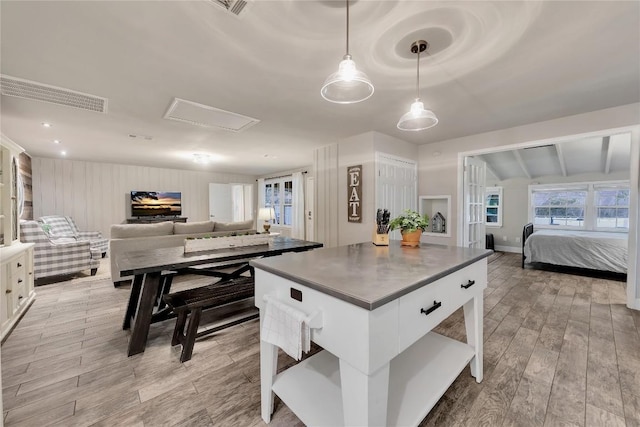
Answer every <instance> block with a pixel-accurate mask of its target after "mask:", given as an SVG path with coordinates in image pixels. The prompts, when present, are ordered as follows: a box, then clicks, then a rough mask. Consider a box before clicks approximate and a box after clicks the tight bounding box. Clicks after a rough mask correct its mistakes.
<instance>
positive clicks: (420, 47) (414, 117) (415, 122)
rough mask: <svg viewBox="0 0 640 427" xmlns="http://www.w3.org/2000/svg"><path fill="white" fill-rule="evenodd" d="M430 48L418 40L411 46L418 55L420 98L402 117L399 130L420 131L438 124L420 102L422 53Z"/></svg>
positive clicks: (431, 112)
mask: <svg viewBox="0 0 640 427" xmlns="http://www.w3.org/2000/svg"><path fill="white" fill-rule="evenodd" d="M428 47H429V43H427V42H426V41H424V40H418V41H417V42H413V43H412V44H411V53H417V54H418V73H417V79H416V89H417V93H418V96H417V98H416V100H415V102H414V103H413V104H411V110H409V112H408V113H406V114H404V115H403V116H402V117H400V120H399V121H398V129H400V130H410V131H419V130H425V129H429V128H431V127H434V126H435V125H437V124H438V118H437V117H436V115H435V114H434V113H433V111H431V110H425V109H424V104H423V103H422V101H421V100H420V52H424V51H425V50H427V48H428Z"/></svg>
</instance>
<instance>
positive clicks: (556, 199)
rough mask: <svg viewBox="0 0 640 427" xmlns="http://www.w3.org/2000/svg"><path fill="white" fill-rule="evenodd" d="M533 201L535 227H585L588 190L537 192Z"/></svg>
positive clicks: (533, 196)
mask: <svg viewBox="0 0 640 427" xmlns="http://www.w3.org/2000/svg"><path fill="white" fill-rule="evenodd" d="M532 199H533V209H534V214H533V224H534V225H561V226H565V227H579V228H583V227H584V213H585V207H586V200H587V190H586V189H584V190H581V189H575V190H571V189H559V190H537V191H534V192H533V195H532Z"/></svg>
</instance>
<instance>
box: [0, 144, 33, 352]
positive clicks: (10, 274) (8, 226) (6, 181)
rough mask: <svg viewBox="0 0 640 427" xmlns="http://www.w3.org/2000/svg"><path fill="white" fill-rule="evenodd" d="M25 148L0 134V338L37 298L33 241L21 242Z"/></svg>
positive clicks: (3, 336)
mask: <svg viewBox="0 0 640 427" xmlns="http://www.w3.org/2000/svg"><path fill="white" fill-rule="evenodd" d="M23 151H24V149H23V148H22V147H20V146H19V145H17V144H15V143H14V142H13V141H11V140H10V139H9V138H7V137H6V136H4V135H1V137H0V339H1V340H4V339H5V338H6V336H7V334H8V333H9V332H10V331H11V329H12V328H13V327H14V326H15V324H16V323H17V322H18V320H20V318H21V317H22V315H23V314H24V313H25V311H26V310H27V308H29V305H31V303H32V302H33V300H34V298H35V292H34V290H33V281H34V275H33V246H34V244H33V243H22V242H20V227H19V226H18V224H19V221H20V218H19V210H20V207H19V205H20V195H21V190H22V189H21V188H20V185H21V183H20V181H19V179H18V173H19V168H18V156H19V155H20V153H22V152H23Z"/></svg>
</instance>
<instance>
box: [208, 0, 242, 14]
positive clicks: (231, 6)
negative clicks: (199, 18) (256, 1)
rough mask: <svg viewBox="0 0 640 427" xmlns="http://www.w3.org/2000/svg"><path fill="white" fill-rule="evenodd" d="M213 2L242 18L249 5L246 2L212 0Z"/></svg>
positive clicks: (238, 0) (239, 0) (240, 0)
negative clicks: (241, 15)
mask: <svg viewBox="0 0 640 427" xmlns="http://www.w3.org/2000/svg"><path fill="white" fill-rule="evenodd" d="M211 2H212V3H214V4H216V5H218V6H220V7H222V8H223V9H225V10H226V11H228V12H231V13H232V14H234V15H235V16H240V14H241V13H242V12H243V11H245V10H246V8H247V5H248V4H249V2H247V1H245V0H211Z"/></svg>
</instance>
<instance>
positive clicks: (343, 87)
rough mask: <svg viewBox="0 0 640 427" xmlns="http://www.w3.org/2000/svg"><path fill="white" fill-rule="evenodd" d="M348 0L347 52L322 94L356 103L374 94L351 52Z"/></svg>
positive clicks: (331, 98)
mask: <svg viewBox="0 0 640 427" xmlns="http://www.w3.org/2000/svg"><path fill="white" fill-rule="evenodd" d="M346 1H347V53H346V54H345V55H344V57H343V58H342V61H340V65H338V71H336V72H335V73H333V74H331V75H330V76H329V77H327V79H326V80H325V81H324V85H322V89H320V94H321V95H322V97H323V98H324V99H326V100H327V101H329V102H335V103H337V104H355V103H356V102H360V101H364V100H365V99H367V98H369V97H370V96H371V95H373V90H374V89H373V84H372V83H371V80H369V77H367V75H366V74H365V73H364V72H362V71H359V70H358V69H356V63H355V62H353V59H351V55H350V54H349V0H346Z"/></svg>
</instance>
